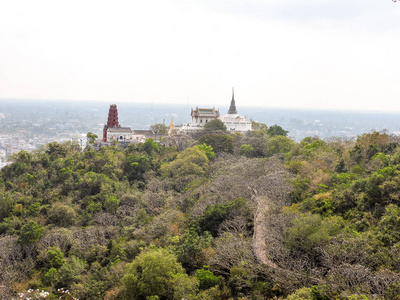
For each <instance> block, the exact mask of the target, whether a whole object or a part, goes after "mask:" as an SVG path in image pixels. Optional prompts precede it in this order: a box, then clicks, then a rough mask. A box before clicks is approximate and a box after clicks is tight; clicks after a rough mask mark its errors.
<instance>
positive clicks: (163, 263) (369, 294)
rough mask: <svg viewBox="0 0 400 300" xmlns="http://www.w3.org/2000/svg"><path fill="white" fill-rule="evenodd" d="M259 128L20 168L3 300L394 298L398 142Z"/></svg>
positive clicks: (0, 243) (2, 247) (2, 235)
mask: <svg viewBox="0 0 400 300" xmlns="http://www.w3.org/2000/svg"><path fill="white" fill-rule="evenodd" d="M214 125H215V124H214ZM216 125H218V124H216ZM253 128H254V129H255V130H254V131H251V132H247V133H235V134H230V133H229V132H226V131H224V130H221V129H219V128H218V130H206V131H205V132H204V134H202V135H201V136H199V137H197V138H192V139H185V140H178V139H177V138H176V137H175V140H174V137H170V138H169V140H166V142H165V143H163V142H162V143H156V142H154V141H153V140H147V141H146V142H145V143H143V144H130V145H129V146H128V147H126V148H122V147H121V146H120V145H119V144H113V145H111V146H108V147H102V148H101V149H99V150H95V149H94V148H93V144H92V143H90V144H89V145H88V147H87V148H86V149H85V150H84V151H81V150H80V147H79V145H77V144H75V143H72V142H67V143H62V144H60V143H49V144H47V145H45V146H43V147H42V148H41V149H40V150H38V151H35V152H29V153H28V152H24V151H21V152H19V153H17V154H15V155H14V156H13V163H12V164H10V165H9V166H6V167H4V168H3V169H1V170H0V283H1V284H0V298H2V299H12V298H15V299H27V298H28V297H32V298H34V297H36V298H39V297H40V295H39V293H41V291H42V290H43V293H48V294H46V297H47V298H48V299H58V298H59V297H63V298H62V299H74V298H73V297H75V298H77V299H290V300H295V299H297V300H299V299H351V300H356V299H400V298H399V295H400V255H399V253H400V204H399V201H400V147H399V145H400V139H399V138H398V137H397V136H394V135H389V134H388V133H386V132H375V131H373V132H370V133H365V134H363V135H360V136H358V137H357V139H356V140H346V139H341V138H336V139H329V140H321V139H319V138H318V137H307V138H305V139H303V140H302V141H300V142H295V141H293V140H292V139H290V137H288V132H287V131H285V130H284V129H282V128H281V127H280V126H278V125H274V126H271V127H270V128H268V127H267V126H266V125H264V124H258V123H257V124H256V123H255V124H253ZM89 136H90V137H92V134H90V135H89ZM168 141H169V142H168ZM178 144H179V147H177V146H176V145H178ZM37 290H39V291H37ZM18 293H24V295H22V294H18ZM18 297H19V298H18Z"/></svg>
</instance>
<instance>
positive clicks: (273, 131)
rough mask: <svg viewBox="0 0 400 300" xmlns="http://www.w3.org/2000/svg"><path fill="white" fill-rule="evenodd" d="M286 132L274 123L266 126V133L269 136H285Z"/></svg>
mask: <svg viewBox="0 0 400 300" xmlns="http://www.w3.org/2000/svg"><path fill="white" fill-rule="evenodd" d="M288 132H289V131H286V130H284V129H283V128H282V127H281V126H279V125H276V124H275V125H272V126H270V127H269V128H268V134H269V135H270V136H276V135H282V136H287V134H288Z"/></svg>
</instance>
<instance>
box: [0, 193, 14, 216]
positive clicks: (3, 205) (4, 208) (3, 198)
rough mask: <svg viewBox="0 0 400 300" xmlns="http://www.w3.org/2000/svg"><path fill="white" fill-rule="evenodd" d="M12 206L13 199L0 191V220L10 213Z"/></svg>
mask: <svg viewBox="0 0 400 300" xmlns="http://www.w3.org/2000/svg"><path fill="white" fill-rule="evenodd" d="M13 207H14V200H13V199H12V197H11V196H10V195H9V194H8V193H0V222H2V221H3V220H4V218H7V217H8V216H9V215H10V212H11V211H12V209H13Z"/></svg>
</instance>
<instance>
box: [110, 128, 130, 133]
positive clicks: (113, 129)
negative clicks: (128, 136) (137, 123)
mask: <svg viewBox="0 0 400 300" xmlns="http://www.w3.org/2000/svg"><path fill="white" fill-rule="evenodd" d="M107 131H108V132H129V133H131V132H132V130H131V129H130V128H129V127H109V128H107Z"/></svg>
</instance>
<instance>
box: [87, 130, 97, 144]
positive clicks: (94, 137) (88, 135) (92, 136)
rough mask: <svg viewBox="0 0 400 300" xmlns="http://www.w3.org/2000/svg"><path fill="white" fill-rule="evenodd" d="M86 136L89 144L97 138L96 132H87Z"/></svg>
mask: <svg viewBox="0 0 400 300" xmlns="http://www.w3.org/2000/svg"><path fill="white" fill-rule="evenodd" d="M86 138H87V140H88V142H89V144H93V143H94V142H95V141H96V139H97V138H98V136H97V134H94V133H92V132H88V133H87V134H86Z"/></svg>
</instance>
